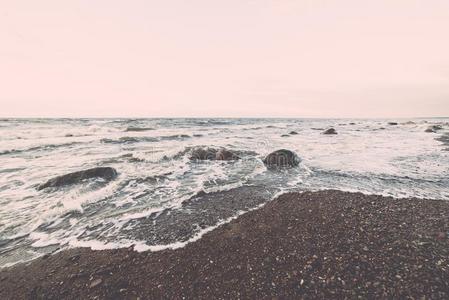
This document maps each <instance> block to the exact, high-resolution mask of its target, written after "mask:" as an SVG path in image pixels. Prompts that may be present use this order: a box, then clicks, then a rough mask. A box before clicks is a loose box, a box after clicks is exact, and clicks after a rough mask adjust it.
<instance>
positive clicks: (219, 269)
mask: <svg viewBox="0 0 449 300" xmlns="http://www.w3.org/2000/svg"><path fill="white" fill-rule="evenodd" d="M237 200H238V199H237ZM357 296H359V297H362V298H379V297H383V298H386V297H388V298H391V297H394V298H398V297H413V298H421V297H423V296H425V297H426V298H434V299H443V298H446V299H447V298H448V297H449V202H446V201H438V200H418V199H400V200H399V199H393V198H386V197H381V196H367V195H363V194H359V193H345V192H338V191H322V192H306V193H302V194H297V193H292V194H285V195H282V196H280V197H279V198H277V199H276V200H273V201H272V202H270V203H268V204H267V205H265V206H264V207H263V208H261V209H259V210H256V211H252V212H249V213H247V214H245V215H243V216H241V217H239V218H237V219H236V220H234V221H232V222H230V223H228V224H226V225H223V226H221V227H219V228H217V229H215V230H213V231H212V232H209V233H207V234H206V235H204V236H203V238H202V239H200V240H198V241H196V242H194V243H191V244H188V245H187V246H186V247H184V248H181V249H177V250H164V251H160V252H153V253H151V252H144V253H137V252H135V251H133V250H132V249H118V250H105V251H92V250H89V249H72V250H68V251H63V252H60V253H57V254H55V255H51V256H47V257H43V258H40V259H37V260H35V261H33V262H32V263H29V264H21V265H17V266H14V267H11V268H8V269H3V270H1V271H0V299H18V298H20V299H21V298H30V299H35V298H37V299H61V298H67V299H80V298H82V299H85V298H92V299H104V298H107V299H117V298H120V299H137V298H140V299H160V298H170V299H172V298H173V299H182V298H187V299H191V298H195V299H196V298H201V299H214V298H256V299H264V298H269V299H273V298H275V299H276V298H298V297H299V298H344V297H347V298H355V297H357Z"/></svg>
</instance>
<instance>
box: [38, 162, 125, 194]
mask: <svg viewBox="0 0 449 300" xmlns="http://www.w3.org/2000/svg"><path fill="white" fill-rule="evenodd" d="M116 176H117V171H116V170H115V169H114V168H111V167H98V168H92V169H88V170H84V171H78V172H73V173H69V174H66V175H61V176H58V177H55V178H52V179H50V180H48V181H47V182H46V183H44V184H41V185H39V186H38V187H37V189H38V190H42V189H45V188H48V187H60V186H64V185H70V184H77V183H80V182H81V181H82V180H85V179H90V178H103V179H105V180H108V181H109V180H112V179H114V178H115V177H116Z"/></svg>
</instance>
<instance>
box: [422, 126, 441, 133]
mask: <svg viewBox="0 0 449 300" xmlns="http://www.w3.org/2000/svg"><path fill="white" fill-rule="evenodd" d="M442 129H443V127H442V126H441V125H432V126H429V127H427V129H426V130H424V131H425V132H433V133H435V132H437V131H438V130H442Z"/></svg>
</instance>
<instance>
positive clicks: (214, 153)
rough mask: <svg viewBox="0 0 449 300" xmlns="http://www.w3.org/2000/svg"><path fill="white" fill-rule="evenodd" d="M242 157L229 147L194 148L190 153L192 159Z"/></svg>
mask: <svg viewBox="0 0 449 300" xmlns="http://www.w3.org/2000/svg"><path fill="white" fill-rule="evenodd" d="M239 158H240V157H239V156H238V155H237V154H236V153H234V152H232V151H230V150H227V149H224V148H221V149H215V148H200V147H197V148H194V149H193V150H192V152H191V155H190V160H237V159H239Z"/></svg>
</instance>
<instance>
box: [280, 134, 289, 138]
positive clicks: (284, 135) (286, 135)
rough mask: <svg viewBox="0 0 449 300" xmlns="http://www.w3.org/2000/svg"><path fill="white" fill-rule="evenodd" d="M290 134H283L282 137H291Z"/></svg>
mask: <svg viewBox="0 0 449 300" xmlns="http://www.w3.org/2000/svg"><path fill="white" fill-rule="evenodd" d="M289 136H290V135H288V134H283V135H281V137H289Z"/></svg>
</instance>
